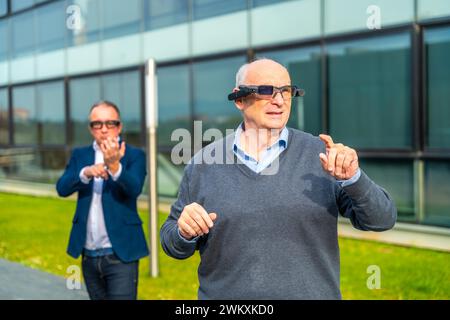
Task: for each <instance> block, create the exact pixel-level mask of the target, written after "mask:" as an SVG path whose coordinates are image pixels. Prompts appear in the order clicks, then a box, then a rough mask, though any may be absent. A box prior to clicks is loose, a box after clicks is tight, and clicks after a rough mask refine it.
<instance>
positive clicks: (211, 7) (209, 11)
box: [193, 0, 247, 20]
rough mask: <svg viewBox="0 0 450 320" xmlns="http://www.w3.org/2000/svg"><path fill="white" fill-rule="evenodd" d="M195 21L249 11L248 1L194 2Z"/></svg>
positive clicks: (210, 0) (203, 0) (207, 0)
mask: <svg viewBox="0 0 450 320" xmlns="http://www.w3.org/2000/svg"><path fill="white" fill-rule="evenodd" d="M193 1H194V9H193V10H194V20H198V19H203V18H208V17H213V16H218V15H222V14H226V13H231V12H235V11H239V10H245V9H247V1H243V0H227V1H223V0H193Z"/></svg>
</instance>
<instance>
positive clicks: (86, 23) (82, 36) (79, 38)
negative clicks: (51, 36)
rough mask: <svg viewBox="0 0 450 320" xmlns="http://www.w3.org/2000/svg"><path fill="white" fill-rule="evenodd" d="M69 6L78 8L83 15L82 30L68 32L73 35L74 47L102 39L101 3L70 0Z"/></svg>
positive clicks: (95, 0) (88, 0) (86, 0)
mask: <svg viewBox="0 0 450 320" xmlns="http://www.w3.org/2000/svg"><path fill="white" fill-rule="evenodd" d="M68 5H75V6H77V7H78V8H79V12H80V15H81V28H80V29H76V28H75V29H73V30H69V31H68V32H69V33H70V34H71V36H70V39H71V43H72V45H82V44H85V43H89V42H94V41H98V40H99V38H100V36H99V31H100V1H98V0H70V1H69V3H68ZM73 14H75V13H73Z"/></svg>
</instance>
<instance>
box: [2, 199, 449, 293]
mask: <svg viewBox="0 0 450 320" xmlns="http://www.w3.org/2000/svg"><path fill="white" fill-rule="evenodd" d="M0 208H2V209H1V213H0V257H1V258H4V259H7V260H10V261H16V262H20V263H22V264H24V265H26V266H29V267H32V268H35V269H40V270H43V271H47V272H51V273H53V274H57V275H60V276H67V275H68V274H67V273H66V270H67V268H68V267H69V266H70V265H80V259H77V260H75V259H73V258H71V257H69V256H68V255H67V254H66V253H65V252H66V247H67V241H68V237H69V231H70V227H71V221H72V216H73V213H74V210H75V202H74V201H72V200H61V199H52V198H37V197H30V196H19V195H11V194H4V193H0ZM140 214H141V217H142V219H143V220H144V226H146V225H147V221H148V219H147V215H146V213H145V212H143V211H141V212H140ZM166 216H167V214H165V213H160V217H159V218H160V223H163V222H164V220H165V218H166ZM144 229H146V228H144ZM145 231H146V232H147V230H145ZM339 245H340V248H341V290H342V295H343V298H344V299H449V298H450V281H449V280H450V254H449V253H444V252H438V251H432V250H423V249H417V248H407V247H400V246H394V245H388V244H381V243H376V242H370V241H360V240H352V239H345V238H340V239H339ZM159 258H160V277H158V278H151V277H150V276H149V259H148V258H145V259H142V260H141V262H140V278H139V298H140V299H196V297H197V288H198V280H197V266H198V264H199V261H200V258H199V255H198V253H196V254H195V255H194V256H193V257H191V258H189V259H187V260H182V261H179V260H175V259H172V258H169V257H168V256H166V255H165V254H164V252H162V250H160V252H159ZM370 265H376V266H378V267H379V268H380V270H381V289H378V290H369V289H368V288H367V286H366V281H367V278H368V277H369V276H370V274H368V273H367V267H368V266H370Z"/></svg>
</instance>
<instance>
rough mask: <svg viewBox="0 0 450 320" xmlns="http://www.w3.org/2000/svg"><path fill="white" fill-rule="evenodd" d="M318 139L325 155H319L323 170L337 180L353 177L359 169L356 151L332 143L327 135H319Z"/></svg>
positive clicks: (340, 144)
mask: <svg viewBox="0 0 450 320" xmlns="http://www.w3.org/2000/svg"><path fill="white" fill-rule="evenodd" d="M319 138H320V140H322V141H323V142H324V143H325V147H326V154H324V153H320V154H319V158H320V162H321V163H322V167H323V169H324V170H325V171H326V172H328V173H329V174H330V175H332V176H333V177H335V178H336V179H338V180H348V179H350V178H351V177H353V176H354V175H355V174H356V172H357V171H358V168H359V164H358V155H357V154H356V151H355V150H354V149H352V148H350V147H347V146H344V145H343V144H342V143H334V142H333V139H332V138H331V137H330V136H329V135H326V134H320V135H319Z"/></svg>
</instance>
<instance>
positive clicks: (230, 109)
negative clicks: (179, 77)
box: [193, 57, 246, 134]
mask: <svg viewBox="0 0 450 320" xmlns="http://www.w3.org/2000/svg"><path fill="white" fill-rule="evenodd" d="M245 62H246V60H245V58H244V57H235V58H227V59H222V60H214V61H206V62H198V63H194V64H193V73H194V113H195V118H196V119H197V120H202V121H203V130H206V129H208V128H217V129H220V130H221V131H222V134H225V133H226V132H225V129H235V128H236V127H237V126H238V125H239V123H240V122H241V121H242V115H241V113H240V111H239V110H238V109H237V108H236V106H235V105H234V103H233V102H231V101H228V99H227V96H228V94H229V93H230V92H231V91H232V90H233V88H234V86H235V84H236V72H237V71H238V70H239V67H240V66H241V65H243V64H244V63H245Z"/></svg>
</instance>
